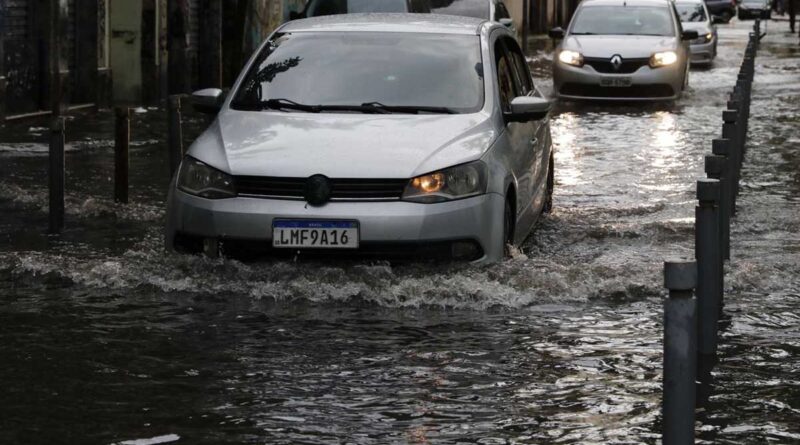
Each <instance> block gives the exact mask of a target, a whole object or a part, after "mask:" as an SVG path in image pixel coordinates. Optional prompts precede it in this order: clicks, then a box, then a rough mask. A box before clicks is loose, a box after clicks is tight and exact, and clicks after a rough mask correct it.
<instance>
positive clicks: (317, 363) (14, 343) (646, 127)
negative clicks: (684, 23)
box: [0, 20, 800, 445]
mask: <svg viewBox="0 0 800 445" xmlns="http://www.w3.org/2000/svg"><path fill="white" fill-rule="evenodd" d="M751 26H752V22H744V23H740V22H737V21H736V20H734V21H733V22H732V23H731V24H730V25H720V26H719V33H720V38H721V41H720V46H719V56H718V58H717V60H716V62H715V64H714V65H713V67H712V68H710V69H694V70H692V72H691V78H690V90H689V91H688V93H687V94H686V95H685V96H684V97H683V98H682V99H681V100H679V101H678V102H676V103H675V104H672V105H663V104H661V105H642V106H639V105H636V106H629V105H625V106H604V105H583V104H564V103H562V104H559V105H558V111H557V113H555V115H554V116H553V120H552V131H553V138H554V144H555V150H556V158H555V161H556V192H555V198H554V201H555V209H554V212H553V213H551V214H549V215H547V216H546V217H545V218H544V220H543V221H541V222H540V224H539V225H538V227H537V229H536V231H535V233H533V234H532V235H531V237H530V238H529V239H528V240H527V242H526V243H525V244H524V245H523V246H522V248H521V249H520V251H519V252H515V253H514V255H513V257H512V258H510V259H508V260H506V261H504V262H503V263H501V264H495V265H490V266H482V267H477V266H470V265H463V264H450V265H444V264H436V263H425V262H421V263H417V264H399V265H394V264H388V263H383V262H348V263H340V262H323V263H309V262H299V263H294V262H283V261H270V262H258V263H242V262H238V261H235V260H211V259H206V258H200V257H190V256H180V255H174V254H167V253H165V252H164V249H163V247H162V234H161V230H162V227H163V219H164V210H165V209H164V201H165V197H166V187H167V182H168V178H167V175H168V162H167V156H166V148H165V142H164V135H165V134H166V118H165V115H164V113H163V110H157V109H140V110H137V112H136V113H135V117H134V119H133V142H132V147H131V184H132V188H131V202H132V203H131V204H130V205H127V206H123V205H117V204H114V203H113V201H112V199H111V197H112V193H113V182H112V181H113V132H112V130H113V121H112V116H111V113H108V112H105V113H101V114H99V115H97V116H94V115H78V116H77V117H76V118H75V119H73V120H69V121H68V122H67V142H68V146H67V215H66V227H67V228H66V230H65V231H64V233H63V234H62V235H60V236H49V235H46V234H45V231H46V228H47V169H46V165H47V138H48V131H47V129H46V128H43V127H46V126H47V124H46V122H45V121H42V122H26V123H18V124H13V125H11V124H9V125H6V126H5V127H0V444H22V443H24V444H53V443H59V444H60V443H76V444H78V443H80V444H106V445H108V444H115V443H126V444H127V443H130V444H137V445H143V444H146V443H157V442H163V443H178V444H183V443H186V444H241V443H248V444H250V443H252V444H297V443H331V444H333V443H336V444H338V443H353V444H385V443H410V444H425V443H475V444H506V443H509V444H510V443H536V444H578V443H580V444H608V443H619V444H622V443H624V444H634V443H643V444H655V443H660V436H661V435H660V431H661V424H660V399H661V360H662V358H661V357H662V356H661V354H662V343H661V337H662V323H661V316H662V299H663V296H664V295H665V291H664V290H663V288H662V283H663V279H662V262H663V260H664V259H665V258H667V257H674V256H692V255H693V253H694V240H693V224H694V207H695V205H696V201H695V192H694V191H695V181H696V180H697V179H698V178H700V177H704V176H705V174H704V172H703V157H704V156H705V155H707V154H710V153H711V140H712V139H714V138H718V137H720V135H721V124H722V120H721V113H722V109H723V108H724V107H725V100H726V98H727V94H728V93H729V91H730V90H731V88H732V86H733V84H734V83H735V79H736V73H737V71H738V67H739V64H740V62H741V58H742V53H743V51H744V47H745V44H746V41H747V35H748V32H749V30H750V27H751ZM530 56H531V62H532V64H533V65H534V66H535V67H536V68H537V69H536V71H535V74H534V75H535V76H536V81H537V82H538V84H539V85H540V86H541V87H542V88H543V89H544V90H545V91H547V92H550V90H551V89H552V83H551V81H550V79H549V68H548V66H549V65H548V63H549V60H550V59H551V57H552V54H551V53H549V52H547V51H544V50H538V51H537V50H532V52H531V54H530ZM798 104H800V46H798V44H797V36H796V35H795V36H792V35H789V34H788V24H787V23H786V22H771V23H769V26H768V35H767V37H766V38H765V39H764V41H762V45H761V50H760V52H759V55H758V58H757V59H756V76H755V84H754V90H753V102H752V108H751V114H752V118H751V121H750V139H749V141H748V153H747V156H746V159H745V166H744V171H743V176H742V179H743V186H742V193H741V197H740V200H739V203H740V207H739V210H738V216H737V218H736V220H735V223H734V226H733V228H732V253H731V261H730V265H729V267H728V268H727V271H726V284H725V287H726V292H727V295H726V302H725V304H726V306H725V313H726V318H725V320H724V321H725V328H724V330H723V333H722V337H721V351H720V354H721V357H720V363H719V365H718V366H717V368H716V369H715V373H714V378H715V381H714V387H713V389H712V397H711V402H710V406H708V407H707V408H706V409H705V410H704V411H701V412H699V413H698V421H699V422H701V423H702V425H699V426H698V429H697V431H699V433H698V434H699V437H700V438H701V439H703V440H704V441H706V442H705V443H716V444H762V443H785V444H788V443H800V422H798V419H800V358H798V357H800V106H798ZM187 121H188V122H186V127H187V128H186V129H185V133H186V135H187V139H189V138H190V137H193V135H196V134H197V133H198V132H199V131H200V130H201V129H202V127H203V125H205V124H206V122H205V121H204V119H203V118H202V117H200V116H194V115H191V116H188V117H187ZM137 439H138V440H139V441H138V442H137V441H136V440H137ZM143 439H153V441H151V442H147V441H144V440H143ZM128 441H129V442H128Z"/></svg>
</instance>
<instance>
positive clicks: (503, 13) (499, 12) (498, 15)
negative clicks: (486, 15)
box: [494, 2, 511, 22]
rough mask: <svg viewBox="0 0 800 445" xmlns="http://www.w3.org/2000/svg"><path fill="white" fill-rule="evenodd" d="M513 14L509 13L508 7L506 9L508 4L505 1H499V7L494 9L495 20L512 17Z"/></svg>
mask: <svg viewBox="0 0 800 445" xmlns="http://www.w3.org/2000/svg"><path fill="white" fill-rule="evenodd" d="M510 18H511V14H509V13H508V9H506V5H504V4H503V2H499V3H497V7H496V8H495V10H494V21H495V22H499V21H500V19H510Z"/></svg>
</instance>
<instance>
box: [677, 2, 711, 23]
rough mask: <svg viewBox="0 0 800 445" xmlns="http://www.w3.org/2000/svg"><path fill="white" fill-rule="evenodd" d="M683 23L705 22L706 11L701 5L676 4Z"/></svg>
mask: <svg viewBox="0 0 800 445" xmlns="http://www.w3.org/2000/svg"><path fill="white" fill-rule="evenodd" d="M675 9H677V10H678V15H679V16H680V18H681V21H682V22H705V21H706V11H705V9H703V5H701V4H700V3H675Z"/></svg>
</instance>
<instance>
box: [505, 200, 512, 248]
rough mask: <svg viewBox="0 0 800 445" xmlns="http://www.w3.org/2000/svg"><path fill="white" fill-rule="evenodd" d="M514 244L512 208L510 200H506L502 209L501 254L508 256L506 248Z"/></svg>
mask: <svg viewBox="0 0 800 445" xmlns="http://www.w3.org/2000/svg"><path fill="white" fill-rule="evenodd" d="M513 244H514V207H513V206H512V205H511V198H510V197H509V198H508V199H506V205H505V208H504V209H503V252H505V254H506V255H508V254H509V252H508V246H509V245H513Z"/></svg>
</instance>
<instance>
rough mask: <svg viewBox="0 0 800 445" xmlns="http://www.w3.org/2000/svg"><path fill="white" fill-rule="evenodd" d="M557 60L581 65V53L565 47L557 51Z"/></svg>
mask: <svg viewBox="0 0 800 445" xmlns="http://www.w3.org/2000/svg"><path fill="white" fill-rule="evenodd" d="M558 60H560V61H561V62H562V63H566V64H567V65H572V66H583V54H581V53H579V52H577V51H571V50H568V49H565V50H563V51H561V52H560V53H558Z"/></svg>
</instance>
